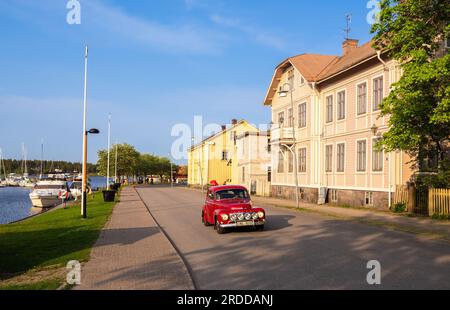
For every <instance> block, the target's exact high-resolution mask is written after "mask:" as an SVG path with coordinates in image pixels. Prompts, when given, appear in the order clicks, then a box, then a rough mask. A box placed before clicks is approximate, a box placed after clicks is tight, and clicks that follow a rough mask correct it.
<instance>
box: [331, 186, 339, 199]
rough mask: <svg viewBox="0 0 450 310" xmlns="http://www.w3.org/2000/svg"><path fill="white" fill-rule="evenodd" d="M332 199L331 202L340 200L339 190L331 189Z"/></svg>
mask: <svg viewBox="0 0 450 310" xmlns="http://www.w3.org/2000/svg"><path fill="white" fill-rule="evenodd" d="M330 200H331V202H337V201H338V191H337V189H330Z"/></svg>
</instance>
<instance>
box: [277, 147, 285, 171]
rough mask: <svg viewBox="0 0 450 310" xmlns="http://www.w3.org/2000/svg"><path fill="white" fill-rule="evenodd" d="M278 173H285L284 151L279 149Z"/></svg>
mask: <svg viewBox="0 0 450 310" xmlns="http://www.w3.org/2000/svg"><path fill="white" fill-rule="evenodd" d="M277 171H278V173H283V172H284V156H283V152H282V151H279V152H278V170H277Z"/></svg>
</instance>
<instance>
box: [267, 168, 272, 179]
mask: <svg viewBox="0 0 450 310" xmlns="http://www.w3.org/2000/svg"><path fill="white" fill-rule="evenodd" d="M267 182H272V167H267Z"/></svg>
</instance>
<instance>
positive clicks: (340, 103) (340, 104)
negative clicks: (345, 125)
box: [337, 90, 345, 120]
mask: <svg viewBox="0 0 450 310" xmlns="http://www.w3.org/2000/svg"><path fill="white" fill-rule="evenodd" d="M337 97H338V99H337V113H338V115H337V119H338V120H341V119H344V118H345V90H343V91H341V92H339V93H338V94H337Z"/></svg>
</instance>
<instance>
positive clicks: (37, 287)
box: [0, 278, 61, 291]
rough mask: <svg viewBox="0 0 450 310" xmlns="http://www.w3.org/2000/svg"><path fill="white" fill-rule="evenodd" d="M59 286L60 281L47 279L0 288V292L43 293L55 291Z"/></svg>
mask: <svg viewBox="0 0 450 310" xmlns="http://www.w3.org/2000/svg"><path fill="white" fill-rule="evenodd" d="M60 286H61V279H58V278H56V279H49V280H44V281H39V282H35V283H26V284H11V285H5V286H0V291H43V290H48V291H49V290H57V289H58V288H59V287H60Z"/></svg>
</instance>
